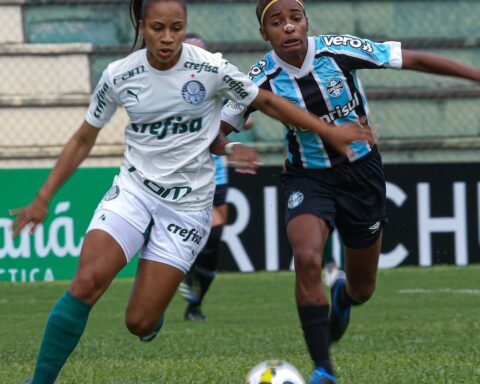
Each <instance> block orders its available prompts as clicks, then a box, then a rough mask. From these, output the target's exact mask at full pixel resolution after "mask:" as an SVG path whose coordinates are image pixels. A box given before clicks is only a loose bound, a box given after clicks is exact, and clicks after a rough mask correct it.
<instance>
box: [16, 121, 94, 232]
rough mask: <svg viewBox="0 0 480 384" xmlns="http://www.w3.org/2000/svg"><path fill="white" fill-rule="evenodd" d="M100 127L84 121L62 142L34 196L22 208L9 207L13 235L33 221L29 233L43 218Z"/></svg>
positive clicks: (85, 153) (89, 146) (92, 142)
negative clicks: (62, 145) (59, 150)
mask: <svg viewBox="0 0 480 384" xmlns="http://www.w3.org/2000/svg"><path fill="white" fill-rule="evenodd" d="M99 131H100V130H99V129H98V128H95V127H94V126H92V125H90V124H89V123H87V122H86V121H84V122H83V123H82V125H81V126H80V128H79V129H78V130H77V131H76V132H75V133H74V134H73V136H72V137H71V138H70V139H69V140H68V141H67V143H66V144H65V145H64V147H63V150H62V152H61V153H60V156H59V157H58V160H57V162H56V164H55V166H54V167H53V169H52V171H51V172H50V174H49V176H48V178H47V180H46V181H45V183H44V184H43V186H42V187H41V188H40V190H39V191H38V193H37V196H36V197H35V199H33V201H32V202H31V203H30V204H29V205H28V206H26V207H25V208H18V209H12V210H11V211H10V212H9V213H10V215H13V216H15V220H14V221H13V223H12V228H13V237H16V236H17V235H18V234H19V233H20V231H21V230H22V229H23V228H24V227H25V226H26V225H27V224H29V223H31V224H32V227H31V229H30V233H32V232H33V231H34V230H35V228H36V226H37V225H38V224H39V223H41V222H42V221H43V220H44V219H45V217H46V216H47V213H48V203H49V201H50V199H51V198H52V196H53V195H54V194H55V192H56V191H57V189H58V188H59V187H60V186H61V185H62V184H63V182H64V181H65V180H66V179H67V178H68V177H69V176H70V175H71V174H72V173H73V172H74V171H75V170H76V169H77V167H78V166H79V165H80V163H81V162H82V161H83V160H84V159H85V158H86V157H87V155H88V154H89V153H90V151H91V149H92V147H93V145H94V144H95V141H96V139H97V136H98V132H99Z"/></svg>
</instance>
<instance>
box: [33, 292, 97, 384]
mask: <svg viewBox="0 0 480 384" xmlns="http://www.w3.org/2000/svg"><path fill="white" fill-rule="evenodd" d="M91 308H92V306H91V305H89V304H86V303H84V302H83V301H81V300H79V299H77V298H76V297H74V296H72V294H71V293H70V292H68V291H67V292H65V294H64V295H63V296H62V297H61V298H60V300H58V301H57V303H56V304H55V306H54V307H53V309H52V312H50V316H49V318H48V321H47V326H46V327H45V334H44V335H43V340H42V344H41V345H40V352H39V353H38V357H37V364H36V366H35V374H34V376H33V381H32V384H49V383H53V382H54V381H55V379H56V378H57V376H58V374H59V372H60V370H61V369H62V367H63V365H64V364H65V361H66V360H67V358H68V356H69V355H70V353H72V351H73V350H74V349H75V346H76V345H77V343H78V341H79V340H80V337H81V336H82V334H83V331H84V329H85V325H86V324H87V319H88V314H89V312H90V309H91Z"/></svg>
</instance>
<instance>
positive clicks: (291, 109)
mask: <svg viewBox="0 0 480 384" xmlns="http://www.w3.org/2000/svg"><path fill="white" fill-rule="evenodd" d="M252 106H253V107H255V108H256V109H259V110H261V111H262V112H263V113H265V114H267V115H269V116H270V117H273V118H274V119H277V120H280V121H282V122H283V123H285V124H292V125H296V126H299V127H302V128H304V129H307V130H309V131H312V132H315V133H317V134H318V135H319V136H320V137H321V138H322V139H324V140H326V141H327V142H328V143H329V144H330V145H331V146H332V147H333V148H335V149H336V150H337V151H338V152H339V153H343V154H348V152H349V147H348V145H349V144H350V143H351V142H352V141H360V140H361V141H368V142H369V143H370V144H371V145H373V144H374V138H373V135H372V132H371V130H370V128H369V127H362V126H361V125H360V124H359V123H346V124H342V125H338V126H335V125H330V124H328V123H326V122H325V121H323V120H322V119H320V118H319V117H318V116H315V115H313V114H311V113H309V112H306V111H304V110H303V109H300V108H298V107H297V106H295V105H294V104H292V103H290V102H289V101H287V100H286V99H284V98H282V97H279V96H277V95H274V94H273V93H271V92H268V91H265V90H262V89H260V91H259V93H258V96H257V97H256V98H255V100H253V102H252ZM222 129H223V127H222Z"/></svg>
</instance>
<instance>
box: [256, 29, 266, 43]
mask: <svg viewBox="0 0 480 384" xmlns="http://www.w3.org/2000/svg"><path fill="white" fill-rule="evenodd" d="M258 30H259V32H260V35H261V36H262V39H263V40H265V41H268V35H267V32H265V28H263V27H260V28H259V29H258Z"/></svg>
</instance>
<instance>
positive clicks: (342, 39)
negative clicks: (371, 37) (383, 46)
mask: <svg viewBox="0 0 480 384" xmlns="http://www.w3.org/2000/svg"><path fill="white" fill-rule="evenodd" d="M322 39H323V42H324V43H325V45H326V46H327V47H331V46H334V45H335V46H347V45H349V46H350V47H352V48H356V49H361V50H362V51H365V52H368V53H373V46H372V44H370V43H369V42H368V41H366V40H362V39H359V38H358V37H351V36H322Z"/></svg>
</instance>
